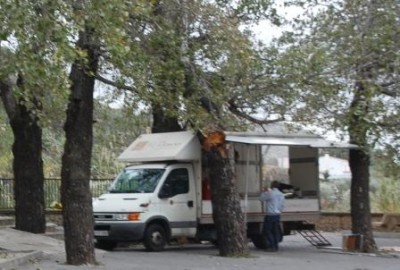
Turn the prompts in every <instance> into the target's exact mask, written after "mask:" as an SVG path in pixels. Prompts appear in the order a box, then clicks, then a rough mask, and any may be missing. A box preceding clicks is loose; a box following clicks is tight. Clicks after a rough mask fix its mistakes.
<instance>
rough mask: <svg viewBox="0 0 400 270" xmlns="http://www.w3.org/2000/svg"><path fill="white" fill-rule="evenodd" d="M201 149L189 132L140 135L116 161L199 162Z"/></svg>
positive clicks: (195, 138)
mask: <svg viewBox="0 0 400 270" xmlns="http://www.w3.org/2000/svg"><path fill="white" fill-rule="evenodd" d="M200 154H201V147H200V143H199V141H198V139H197V137H196V136H195V135H194V134H193V133H192V132H190V131H181V132H164V133H152V134H142V135H140V136H139V137H138V138H137V139H136V140H135V141H134V142H133V143H132V144H131V145H130V146H129V147H128V148H126V149H125V151H123V152H122V154H121V155H120V156H119V157H118V158H117V160H119V161H122V162H154V161H166V160H179V161H192V160H200Z"/></svg>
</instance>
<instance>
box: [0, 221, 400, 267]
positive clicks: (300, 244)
mask: <svg viewBox="0 0 400 270" xmlns="http://www.w3.org/2000/svg"><path fill="white" fill-rule="evenodd" d="M322 234H323V236H324V237H325V238H326V239H327V240H328V241H329V242H331V243H332V246H330V247H326V248H316V247H313V246H311V245H310V244H309V243H308V242H307V241H306V240H305V239H303V238H302V237H301V236H300V235H299V234H296V235H291V236H287V237H285V238H284V241H283V242H282V243H281V245H280V247H281V250H282V251H281V252H279V254H276V255H274V256H278V257H279V258H280V259H282V260H283V261H285V260H286V261H288V260H290V259H293V258H294V257H298V258H304V257H305V256H306V257H310V258H313V260H314V261H315V258H321V259H318V260H320V261H321V262H319V263H320V264H322V265H323V264H324V258H323V256H324V255H322V254H323V253H336V254H348V255H351V254H352V253H350V252H344V251H342V249H341V245H342V233H341V232H338V233H332V232H323V233H322ZM375 240H376V242H377V244H378V246H379V247H380V249H381V252H379V253H377V254H361V253H353V255H357V257H368V256H369V257H373V256H375V257H377V256H386V257H388V258H391V259H393V258H400V234H385V233H376V234H375ZM192 251H195V252H192ZM250 251H251V256H252V257H253V256H254V257H255V258H258V257H261V259H260V260H265V259H266V258H264V257H265V256H267V259H268V257H269V258H271V255H270V254H265V252H262V251H260V250H257V249H255V248H254V247H253V246H252V245H251V246H250ZM188 254H189V255H190V256H194V257H193V258H192V259H191V260H192V262H187V260H188ZM216 254H217V249H215V248H214V247H213V246H212V245H209V246H204V245H203V246H201V245H185V246H172V247H169V248H167V250H166V251H165V252H161V253H149V252H144V249H143V247H141V246H135V247H128V248H125V249H124V248H120V249H117V250H116V251H115V252H105V251H102V250H96V258H97V259H98V260H99V262H100V265H99V266H82V267H83V268H84V269H88V268H99V269H112V268H114V267H112V266H113V265H115V264H119V263H121V262H122V263H123V262H124V260H125V261H127V262H126V264H127V265H129V264H130V263H132V262H135V264H136V265H137V263H139V261H140V260H143V262H142V263H143V265H145V266H146V269H159V267H162V266H163V260H165V259H166V258H165V257H164V256H167V257H168V256H172V257H173V258H175V260H176V261H175V262H174V263H176V264H179V263H182V264H184V263H188V264H189V265H190V263H194V262H195V260H200V262H199V264H200V263H201V260H202V259H201V258H199V256H204V255H206V256H208V257H210V258H214V256H215V255H216ZM121 256H122V257H121ZM325 256H326V255H325ZM181 257H182V258H181ZM217 257H218V256H217ZM130 260H132V262H131V261H130ZM157 260H160V262H158V261H157ZM212 260H218V261H222V263H223V264H227V265H229V264H233V265H234V266H235V265H237V266H239V265H241V264H248V263H249V262H251V261H249V260H248V259H247V261H244V262H243V261H240V263H239V260H241V259H231V258H230V259H229V258H228V259H226V258H225V259H223V258H218V259H216V258H214V259H212ZM255 260H256V259H255ZM64 261H65V251H64V241H63V240H60V239H55V238H53V237H49V236H46V235H37V234H31V233H27V232H22V231H17V230H14V229H11V228H2V229H0V269H1V270H6V269H55V268H57V269H76V268H80V269H82V268H81V267H76V266H68V265H63V262H64ZM260 262H262V261H259V262H251V263H252V264H251V265H253V266H251V265H250V266H247V265H246V266H243V267H246V269H251V268H252V267H253V268H254V267H255V266H256V265H257V264H258V263H260ZM397 263H400V260H398V259H396V264H397ZM61 266H62V268H61ZM122 266H123V265H121V267H122ZM125 266H126V265H125ZM32 267H33V268H32ZM249 267H250V268H249ZM117 268H118V267H117ZM167 268H168V267H167ZM167 268H165V269H167ZM227 268H228V269H229V267H228V266H227ZM236 268H237V267H236ZM284 268H285V267H284ZM114 269H116V268H114ZM121 269H122V268H121ZM135 269H136V268H135ZM138 269H140V268H138ZM168 269H169V268H168ZM173 269H177V268H173ZM185 269H207V268H206V267H205V268H199V267H198V268H185ZM213 269H214V268H213ZM310 269H312V267H311V268H310ZM314 269H318V268H315V267H314ZM371 269H374V268H371ZM393 269H396V268H393Z"/></svg>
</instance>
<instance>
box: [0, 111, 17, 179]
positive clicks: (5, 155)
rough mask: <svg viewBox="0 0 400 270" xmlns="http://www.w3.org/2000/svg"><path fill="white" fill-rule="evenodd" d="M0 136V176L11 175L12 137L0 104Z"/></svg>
mask: <svg viewBox="0 0 400 270" xmlns="http://www.w3.org/2000/svg"><path fill="white" fill-rule="evenodd" d="M0 104H1V103H0ZM0 138H1V140H0V153H1V154H0V177H11V176H12V175H13V174H12V152H11V146H12V143H13V140H14V137H13V135H12V131H11V127H10V125H9V124H8V118H7V115H6V113H5V112H4V110H3V107H2V106H0Z"/></svg>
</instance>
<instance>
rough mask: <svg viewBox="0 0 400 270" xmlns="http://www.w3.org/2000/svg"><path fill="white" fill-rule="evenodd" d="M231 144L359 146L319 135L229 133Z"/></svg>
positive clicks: (319, 146) (228, 138) (228, 139)
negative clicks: (330, 139) (326, 138)
mask: <svg viewBox="0 0 400 270" xmlns="http://www.w3.org/2000/svg"><path fill="white" fill-rule="evenodd" d="M226 134H227V136H226V140H227V141H229V142H236V143H244V144H259V145H280V146H308V147H312V148H357V145H355V144H350V143H345V142H335V141H329V140H325V139H324V138H322V137H320V136H317V135H273V134H271V135H269V134H265V133H237V132H227V133H226Z"/></svg>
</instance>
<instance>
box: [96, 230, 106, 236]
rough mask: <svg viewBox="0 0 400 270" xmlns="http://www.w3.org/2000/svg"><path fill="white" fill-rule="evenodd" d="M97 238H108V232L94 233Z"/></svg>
mask: <svg viewBox="0 0 400 270" xmlns="http://www.w3.org/2000/svg"><path fill="white" fill-rule="evenodd" d="M94 235H95V236H108V231H94Z"/></svg>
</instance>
